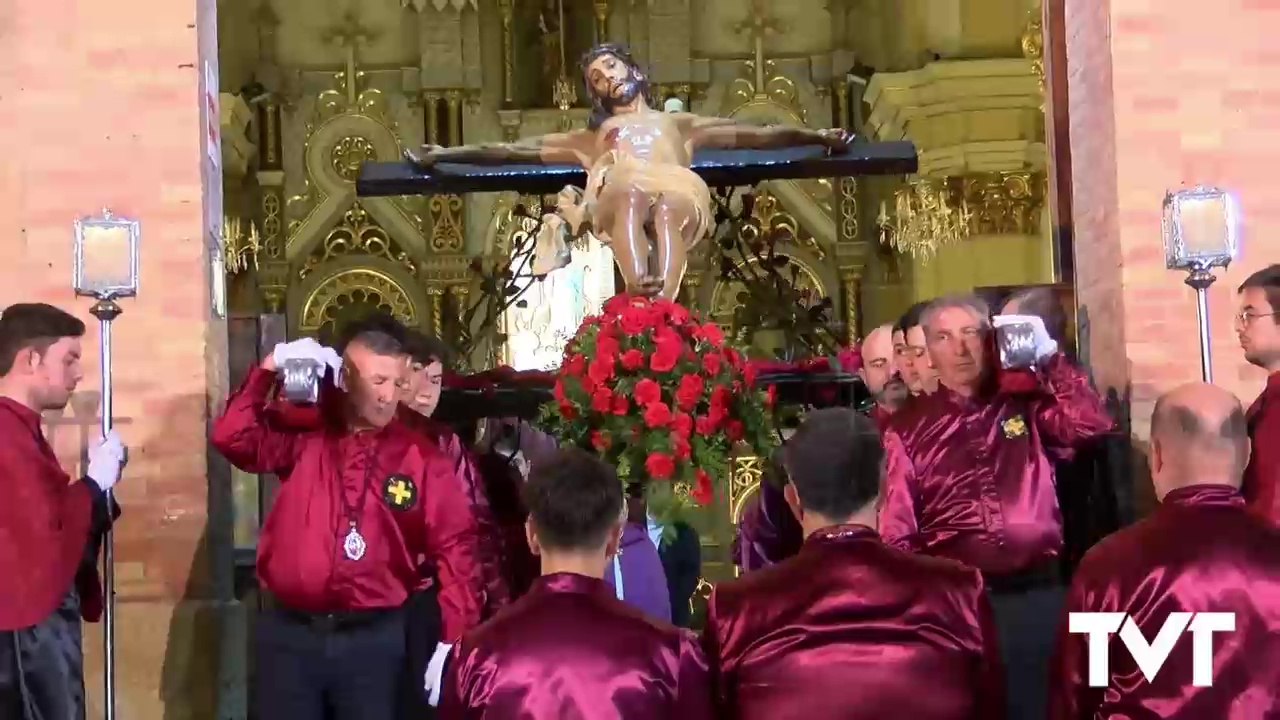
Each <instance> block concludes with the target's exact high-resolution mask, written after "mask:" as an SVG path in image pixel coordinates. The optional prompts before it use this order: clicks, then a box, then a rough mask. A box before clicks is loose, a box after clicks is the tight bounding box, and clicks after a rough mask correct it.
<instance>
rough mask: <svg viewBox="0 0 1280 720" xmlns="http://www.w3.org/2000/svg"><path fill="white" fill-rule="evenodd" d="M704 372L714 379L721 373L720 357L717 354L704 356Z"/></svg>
mask: <svg viewBox="0 0 1280 720" xmlns="http://www.w3.org/2000/svg"><path fill="white" fill-rule="evenodd" d="M702 372H704V373H706V374H707V375H710V376H712V377H714V376H715V375H717V374H719V373H720V356H719V355H717V354H715V353H706V354H705V355H703V356H702Z"/></svg>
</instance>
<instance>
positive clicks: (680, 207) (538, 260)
mask: <svg viewBox="0 0 1280 720" xmlns="http://www.w3.org/2000/svg"><path fill="white" fill-rule="evenodd" d="M580 72H581V75H582V79H583V82H584V84H585V86H586V91H587V95H588V96H589V97H590V99H591V109H592V113H591V119H590V121H589V122H588V124H587V128H586V129H583V130H575V131H572V132H567V133H554V134H551V135H544V136H542V137H539V138H531V139H527V140H523V141H519V142H515V143H486V144H481V145H466V146H461V147H451V148H443V147H439V146H436V145H427V146H424V147H422V148H421V149H420V150H418V151H416V152H415V151H407V152H406V153H405V154H406V157H407V158H408V159H409V161H410V162H412V163H413V164H415V165H417V166H418V167H419V168H423V169H429V168H431V167H432V166H434V165H435V164H436V163H438V162H449V163H463V164H465V163H476V164H496V165H504V164H512V163H548V164H556V163H561V164H563V163H574V164H579V165H581V166H582V167H584V168H586V170H587V183H586V187H585V188H576V187H573V186H569V187H566V188H565V189H564V190H563V191H561V193H560V195H559V197H558V198H557V212H556V213H555V214H554V215H550V216H548V217H547V218H544V223H543V227H542V230H541V233H540V236H539V240H538V244H539V247H538V248H537V250H535V269H534V272H535V273H538V272H549V271H551V270H555V269H557V268H559V267H563V266H564V265H565V264H567V263H568V259H569V253H568V251H567V242H568V240H569V239H570V238H576V237H579V236H581V235H582V234H583V233H584V232H588V231H590V232H592V233H593V234H595V235H596V236H597V237H598V238H600V239H601V240H602V241H604V242H606V243H608V245H609V246H610V249H611V250H612V251H613V255H614V259H615V260H616V262H617V265H618V269H619V271H620V272H621V274H622V278H623V281H624V282H625V283H626V289H627V291H628V292H632V293H640V294H646V295H655V294H661V295H662V296H663V297H665V298H668V299H671V300H674V299H675V298H676V295H677V294H678V293H679V291H680V283H681V281H682V280H683V278H684V273H685V268H686V266H687V257H688V253H689V251H690V250H691V249H692V248H694V247H695V246H696V245H697V244H698V243H699V242H700V241H701V240H702V239H703V237H704V236H705V235H706V234H707V231H708V229H709V228H710V225H711V221H712V218H713V215H712V210H711V193H710V190H709V189H708V188H707V184H706V182H704V181H703V180H702V178H701V177H699V176H698V175H697V173H695V172H693V171H692V170H691V169H690V168H689V166H690V162H691V161H692V158H693V152H694V150H695V149H697V148H757V149H767V148H782V147H791V146H798V145H823V146H825V147H827V148H828V150H829V151H844V150H845V149H846V148H847V147H848V145H849V143H850V142H851V140H852V139H853V136H852V134H851V133H849V132H848V131H845V130H840V129H833V130H811V129H808V128H796V127H781V126H774V127H762V126H758V125H751V124H746V123H742V122H739V121H737V120H733V119H728V118H715V117H702V116H699V115H694V114H692V113H684V112H672V113H668V112H663V111H662V110H661V109H660V108H658V107H656V106H655V103H654V100H653V97H652V96H651V94H650V87H649V81H648V79H647V78H646V77H645V74H644V73H643V72H642V71H641V69H640V67H639V66H638V65H637V64H636V62H635V60H634V59H632V57H631V54H630V53H629V52H627V50H626V49H624V48H623V47H621V46H619V45H614V44H603V45H597V46H596V47H594V48H592V49H591V50H590V51H589V52H587V54H586V55H585V56H583V59H582V62H581V63H580Z"/></svg>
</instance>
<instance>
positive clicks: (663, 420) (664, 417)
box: [644, 402, 671, 428]
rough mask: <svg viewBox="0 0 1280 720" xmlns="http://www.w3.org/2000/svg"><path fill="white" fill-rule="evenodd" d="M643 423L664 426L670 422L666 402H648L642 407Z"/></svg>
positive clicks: (653, 426)
mask: <svg viewBox="0 0 1280 720" xmlns="http://www.w3.org/2000/svg"><path fill="white" fill-rule="evenodd" d="M644 424H645V425H648V426H649V427H651V428H660V427H666V426H667V425H670V424H671V408H669V407H667V404H666V403H663V402H656V403H649V404H648V405H645V407H644Z"/></svg>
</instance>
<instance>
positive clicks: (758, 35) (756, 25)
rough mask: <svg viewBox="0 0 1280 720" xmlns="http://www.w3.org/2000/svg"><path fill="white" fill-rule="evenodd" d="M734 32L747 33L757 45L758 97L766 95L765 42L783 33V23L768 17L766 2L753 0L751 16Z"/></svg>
mask: <svg viewBox="0 0 1280 720" xmlns="http://www.w3.org/2000/svg"><path fill="white" fill-rule="evenodd" d="M733 30H734V32H737V33H747V34H749V35H750V36H751V40H752V42H754V43H755V56H756V59H755V66H756V67H755V70H756V97H761V96H763V95H764V94H765V90H764V84H765V77H764V65H765V58H764V40H765V38H766V37H768V36H769V35H772V34H774V33H778V32H782V30H783V24H782V21H780V20H778V19H777V18H775V17H773V16H772V15H768V14H766V12H765V9H764V0H751V14H750V15H748V16H747V19H746V20H743V21H742V22H740V23H738V24H737V25H735V26H734V27H733Z"/></svg>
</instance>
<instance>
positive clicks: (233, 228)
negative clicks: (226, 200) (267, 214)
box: [222, 216, 262, 275]
mask: <svg viewBox="0 0 1280 720" xmlns="http://www.w3.org/2000/svg"><path fill="white" fill-rule="evenodd" d="M245 225H247V226H248V230H247V231H246V230H245V229H244V226H245ZM261 249H262V244H261V241H260V239H259V238H258V228H257V226H255V225H254V224H253V223H252V222H244V221H242V220H241V219H240V218H238V217H226V216H224V217H223V218H222V256H223V258H225V261H224V262H225V263H226V268H227V274H228V275H237V274H239V273H241V272H244V271H245V270H248V269H249V266H250V265H252V266H253V269H255V270H257V269H258V251H259V250H261Z"/></svg>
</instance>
